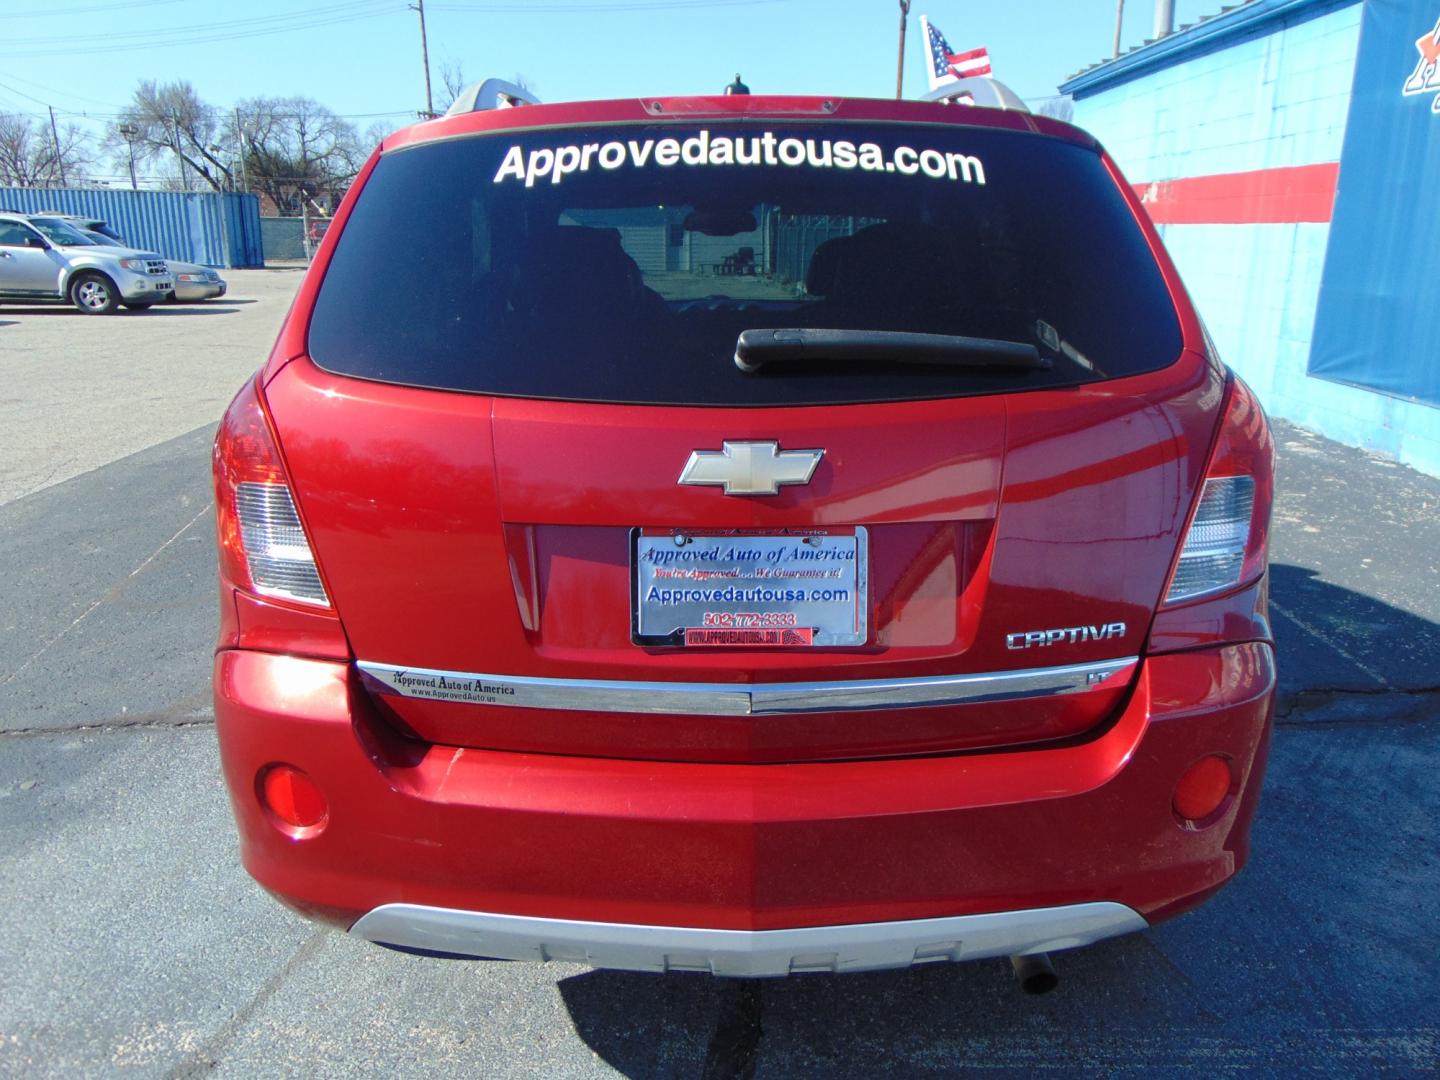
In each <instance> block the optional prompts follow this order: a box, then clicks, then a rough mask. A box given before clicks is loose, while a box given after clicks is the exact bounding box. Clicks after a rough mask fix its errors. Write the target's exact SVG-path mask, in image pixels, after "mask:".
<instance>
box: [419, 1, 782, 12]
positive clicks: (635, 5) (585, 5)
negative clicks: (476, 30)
mask: <svg viewBox="0 0 1440 1080" xmlns="http://www.w3.org/2000/svg"><path fill="white" fill-rule="evenodd" d="M791 2H792V0H595V2H588V0H538V2H535V3H522V2H519V0H509V2H506V0H499V2H494V0H477V2H475V3H465V2H464V0H451V2H450V3H440V4H432V5H431V10H433V11H462V12H476V13H488V14H525V15H553V14H570V15H583V14H590V13H594V14H615V13H621V12H627V11H691V10H695V9H699V8H726V7H756V6H761V5H769V4H787V3H791Z"/></svg>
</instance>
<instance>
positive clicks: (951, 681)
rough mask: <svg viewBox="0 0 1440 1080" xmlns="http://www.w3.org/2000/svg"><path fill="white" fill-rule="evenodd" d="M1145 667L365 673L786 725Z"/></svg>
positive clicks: (473, 700) (389, 683)
mask: <svg viewBox="0 0 1440 1080" xmlns="http://www.w3.org/2000/svg"><path fill="white" fill-rule="evenodd" d="M1139 662H1140V661H1139V657H1135V656H1127V657H1123V658H1121V659H1117V660H1100V661H1097V662H1095V663H1090V664H1069V665H1066V666H1064V667H1050V668H1027V669H1025V670H1023V671H1001V672H993V673H988V674H977V675H937V676H932V677H928V678H918V679H869V680H859V681H847V682H792V683H693V682H625V681H618V680H606V679H540V678H534V677H531V676H525V675H486V674H479V673H474V672H464V671H440V670H437V669H434V668H416V667H398V666H396V665H394V664H377V663H374V662H371V661H365V660H361V661H359V662H358V663H357V665H356V666H357V667H358V668H359V669H360V672H361V674H362V675H364V676H365V677H366V679H367V680H369V682H370V683H371V686H372V688H373V689H375V690H378V691H379V692H380V693H385V694H398V695H399V696H401V697H412V698H426V699H429V700H431V701H455V702H461V703H464V704H472V705H504V706H511V707H515V708H524V709H566V710H570V711H572V712H628V713H675V714H681V715H687V716H777V715H783V714H793V713H814V712H844V711H849V710H861V709H907V708H920V707H934V706H940V705H961V704H966V703H974V702H981V701H1011V700H1014V699H1017V698H1036V697H1053V696H1055V695H1057V694H1074V693H1078V692H1081V691H1084V690H1089V689H1093V688H1095V687H1098V686H1100V685H1102V684H1105V683H1111V682H1113V681H1114V680H1115V679H1116V678H1117V677H1121V678H1124V679H1126V680H1128V679H1129V677H1130V675H1131V674H1132V673H1133V672H1134V669H1135V665H1136V664H1138V663H1139Z"/></svg>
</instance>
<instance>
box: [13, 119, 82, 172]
mask: <svg viewBox="0 0 1440 1080" xmlns="http://www.w3.org/2000/svg"><path fill="white" fill-rule="evenodd" d="M59 136H60V144H59V146H56V144H55V134H54V132H53V130H52V129H51V127H50V126H49V125H48V124H45V123H38V124H37V123H33V122H32V121H31V119H30V117H28V116H25V115H24V114H22V113H7V112H0V184H8V185H10V186H12V187H56V186H58V185H59V184H60V182H61V180H62V178H63V179H64V180H65V181H66V182H68V183H70V184H74V183H77V182H78V181H79V179H80V173H81V171H82V170H83V169H84V168H85V167H86V166H87V165H89V164H90V159H89V157H88V156H87V155H86V152H85V135H84V133H83V132H81V131H80V129H79V128H77V127H75V125H73V124H71V125H68V126H66V127H63V128H60V129H59Z"/></svg>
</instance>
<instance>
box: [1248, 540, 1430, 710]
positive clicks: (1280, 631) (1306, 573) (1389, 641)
mask: <svg viewBox="0 0 1440 1080" xmlns="http://www.w3.org/2000/svg"><path fill="white" fill-rule="evenodd" d="M1270 621H1271V624H1272V626H1273V628H1274V631H1275V643H1276V647H1277V650H1278V661H1279V668H1280V696H1281V711H1282V712H1283V711H1284V710H1285V707H1286V704H1287V703H1288V702H1290V701H1291V700H1293V698H1294V696H1295V695H1297V694H1299V693H1302V692H1307V693H1323V692H1325V691H1335V692H1342V693H1346V692H1348V693H1369V694H1384V693H1386V692H1388V691H1391V690H1401V691H1407V692H1412V693H1413V692H1415V691H1423V690H1429V689H1436V690H1440V624H1436V623H1435V622H1433V621H1432V620H1430V619H1427V618H1423V617H1421V616H1419V615H1414V614H1412V613H1410V612H1408V611H1403V610H1401V609H1400V608H1397V607H1394V606H1392V605H1390V604H1387V603H1385V602H1383V601H1381V600H1377V599H1375V598H1374V597H1372V596H1366V595H1364V594H1363V593H1358V592H1355V591H1354V590H1352V589H1346V588H1343V587H1341V586H1339V585H1333V584H1331V583H1329V582H1327V581H1324V580H1322V579H1321V578H1320V577H1319V576H1318V575H1317V574H1316V572H1315V571H1314V570H1312V569H1309V568H1307V567H1303V566H1290V565H1287V564H1284V563H1276V564H1273V565H1271V567H1270Z"/></svg>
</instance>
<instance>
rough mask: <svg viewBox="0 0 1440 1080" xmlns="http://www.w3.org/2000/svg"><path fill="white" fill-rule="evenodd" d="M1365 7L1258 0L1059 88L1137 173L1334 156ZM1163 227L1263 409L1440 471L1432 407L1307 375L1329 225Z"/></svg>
mask: <svg viewBox="0 0 1440 1080" xmlns="http://www.w3.org/2000/svg"><path fill="white" fill-rule="evenodd" d="M1362 9H1363V4H1362V3H1360V2H1359V0H1329V2H1325V0H1310V2H1302V0H1252V3H1250V4H1247V5H1244V6H1243V7H1241V8H1239V9H1236V10H1235V11H1232V12H1230V13H1229V14H1228V15H1222V16H1219V17H1217V18H1215V19H1212V20H1208V21H1207V22H1205V23H1201V24H1200V25H1199V26H1198V27H1196V28H1195V29H1193V30H1191V31H1186V32H1182V33H1179V34H1176V35H1174V36H1172V37H1171V38H1167V39H1165V40H1164V41H1162V42H1160V43H1158V44H1157V45H1152V46H1149V47H1147V49H1142V50H1139V51H1138V52H1136V53H1132V54H1128V55H1127V56H1126V57H1122V58H1121V59H1120V60H1118V61H1115V62H1112V63H1110V64H1106V65H1103V66H1102V67H1100V68H1097V69H1094V70H1093V71H1091V72H1086V73H1083V74H1082V75H1080V76H1077V77H1076V78H1074V79H1072V80H1071V81H1070V82H1069V83H1067V84H1066V85H1065V86H1063V87H1062V88H1061V89H1062V90H1064V91H1065V92H1067V93H1072V94H1074V97H1075V123H1076V124H1078V125H1079V126H1080V127H1083V128H1085V129H1086V130H1088V131H1090V132H1092V133H1093V134H1094V135H1095V136H1096V137H1097V138H1098V139H1099V140H1100V141H1101V142H1102V143H1103V144H1104V145H1105V146H1106V148H1107V149H1108V150H1109V151H1110V152H1111V154H1112V155H1113V156H1114V157H1115V160H1116V161H1117V162H1118V164H1119V165H1120V168H1121V169H1122V170H1123V171H1124V173H1125V175H1126V177H1127V178H1128V179H1129V180H1130V181H1131V182H1132V183H1136V184H1148V183H1150V182H1153V181H1163V180H1173V179H1179V178H1194V177H1207V176H1215V175H1217V174H1231V173H1247V172H1254V171H1258V170H1267V169H1276V168H1285V167H1291V166H1304V165H1317V164H1321V163H1326V162H1338V161H1340V159H1341V151H1342V147H1343V144H1344V138H1345V129H1346V121H1347V116H1348V114H1349V109H1350V100H1351V88H1352V79H1353V76H1354V73H1355V59H1356V55H1357V52H1358V48H1359V40H1360V30H1361V21H1362V18H1361V16H1362ZM1147 54H1149V55H1148V56H1147ZM1402 77H1403V76H1402ZM1397 85H1398V84H1397ZM1397 93H1398V90H1397ZM1343 182H1344V173H1343V170H1342V172H1341V183H1342V184H1343ZM1159 229H1160V233H1161V235H1162V236H1163V237H1164V239H1165V244H1166V246H1167V247H1168V248H1169V250H1170V253H1171V255H1172V256H1173V257H1174V259H1175V262H1176V264H1177V265H1178V266H1179V268H1180V272H1181V274H1182V275H1183V277H1184V279H1185V284H1186V286H1187V288H1188V289H1189V290H1190V293H1191V296H1192V297H1193V298H1194V301H1195V304H1196V306H1197V307H1198V308H1199V310H1200V313H1201V316H1202V317H1203V318H1204V319H1205V322H1206V325H1207V327H1208V328H1209V330H1210V332H1211V335H1212V337H1213V338H1214V339H1215V342H1216V344H1217V346H1218V347H1219V349H1220V352H1221V355H1222V356H1223V358H1224V359H1225V360H1226V362H1227V363H1229V364H1230V365H1231V366H1232V367H1234V368H1235V370H1236V371H1237V372H1239V373H1240V375H1241V376H1242V377H1243V378H1244V379H1245V381H1246V382H1248V383H1249V384H1250V385H1251V386H1252V387H1253V388H1254V389H1255V391H1256V393H1257V394H1258V395H1259V396H1260V398H1261V400H1262V401H1263V402H1264V404H1265V407H1266V409H1267V410H1268V411H1269V412H1270V413H1271V414H1272V415H1274V416H1279V417H1283V418H1285V419H1287V420H1292V421H1294V422H1296V423H1298V424H1301V425H1303V426H1305V427H1308V428H1310V429H1312V430H1315V431H1318V432H1320V433H1322V434H1324V435H1326V436H1329V437H1330V438H1334V439H1337V440H1339V441H1342V442H1346V443H1349V444H1351V445H1354V446H1362V447H1365V448H1367V449H1372V450H1376V451H1379V452H1381V453H1383V454H1385V455H1387V456H1390V457H1393V458H1396V459H1398V460H1401V461H1404V462H1406V463H1408V464H1411V465H1413V466H1415V467H1416V468H1419V469H1422V470H1424V471H1426V472H1429V473H1431V474H1435V475H1440V410H1437V409H1434V408H1430V407H1428V406H1425V405H1421V404H1417V403H1415V402H1410V401H1404V400H1400V399H1397V398H1394V397H1387V396H1385V395H1381V394H1376V393H1373V392H1370V391H1367V390H1363V389H1360V388H1356V387H1353V386H1344V385H1340V384H1337V383H1333V382H1327V381H1324V380H1322V379H1317V378H1314V377H1312V376H1309V375H1308V374H1307V371H1306V369H1307V366H1308V363H1309V359H1310V353H1311V345H1312V340H1313V335H1314V327H1315V318H1316V305H1317V302H1318V298H1319V294H1320V285H1321V278H1322V275H1323V273H1324V268H1325V253H1326V246H1327V242H1328V239H1329V234H1330V223H1329V222H1328V221H1323V222H1309V221H1288V222H1264V223H1256V224H1169V225H1161V226H1159Z"/></svg>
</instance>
